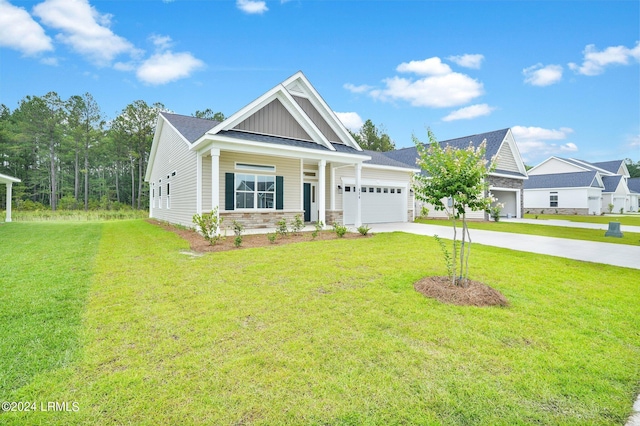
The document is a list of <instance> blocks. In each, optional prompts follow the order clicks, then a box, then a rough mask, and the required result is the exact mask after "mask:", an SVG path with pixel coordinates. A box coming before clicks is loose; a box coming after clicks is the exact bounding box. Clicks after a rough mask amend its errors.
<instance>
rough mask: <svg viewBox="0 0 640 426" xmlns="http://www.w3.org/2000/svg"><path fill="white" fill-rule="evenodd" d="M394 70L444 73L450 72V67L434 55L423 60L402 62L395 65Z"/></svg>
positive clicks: (425, 73)
mask: <svg viewBox="0 0 640 426" xmlns="http://www.w3.org/2000/svg"><path fill="white" fill-rule="evenodd" d="M396 71H398V72H412V73H415V74H419V75H445V74H449V73H450V72H451V68H450V67H449V65H447V64H443V63H442V61H441V60H440V58H438V57H437V56H435V57H433V58H428V59H425V60H423V61H411V62H403V63H401V64H400V65H398V66H397V67H396Z"/></svg>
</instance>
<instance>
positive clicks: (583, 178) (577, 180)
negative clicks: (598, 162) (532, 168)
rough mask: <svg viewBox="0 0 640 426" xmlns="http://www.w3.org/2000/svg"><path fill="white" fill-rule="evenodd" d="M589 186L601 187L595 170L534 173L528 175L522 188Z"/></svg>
mask: <svg viewBox="0 0 640 426" xmlns="http://www.w3.org/2000/svg"><path fill="white" fill-rule="evenodd" d="M589 186H593V187H596V188H598V187H599V188H601V187H602V186H600V184H599V182H598V172H597V171H595V170H588V171H585V172H573V173H555V174H548V175H534V176H529V180H526V181H525V182H524V189H551V188H585V187H589Z"/></svg>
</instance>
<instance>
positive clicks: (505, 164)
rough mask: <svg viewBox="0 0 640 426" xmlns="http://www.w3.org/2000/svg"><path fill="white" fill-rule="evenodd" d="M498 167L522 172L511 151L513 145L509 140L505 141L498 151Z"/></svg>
mask: <svg viewBox="0 0 640 426" xmlns="http://www.w3.org/2000/svg"><path fill="white" fill-rule="evenodd" d="M496 168H497V169H500V170H506V171H509V172H516V173H520V170H518V164H517V163H516V160H515V157H514V156H513V152H512V151H511V146H510V145H509V144H508V143H507V142H503V143H502V147H500V151H498V159H497V162H496Z"/></svg>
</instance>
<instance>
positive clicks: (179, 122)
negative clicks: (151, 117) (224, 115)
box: [160, 112, 220, 144]
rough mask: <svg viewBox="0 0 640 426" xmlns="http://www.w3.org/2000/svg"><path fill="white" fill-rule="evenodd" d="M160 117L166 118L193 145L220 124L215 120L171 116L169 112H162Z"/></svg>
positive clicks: (178, 115) (177, 115)
mask: <svg viewBox="0 0 640 426" xmlns="http://www.w3.org/2000/svg"><path fill="white" fill-rule="evenodd" d="M160 115H162V116H163V117H164V118H166V119H167V121H168V122H169V124H171V125H172V126H173V127H174V128H175V129H176V130H177V131H178V133H180V134H181V135H182V137H184V138H185V139H186V140H187V142H189V143H191V144H192V143H194V142H195V141H197V140H198V139H199V138H200V137H202V135H204V134H205V133H207V132H208V131H209V130H211V129H213V128H214V127H215V126H217V125H218V124H220V122H219V121H215V120H207V119H204V118H197V117H190V116H187V115H180V114H171V113H168V112H161V113H160Z"/></svg>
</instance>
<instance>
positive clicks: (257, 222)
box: [220, 210, 304, 229]
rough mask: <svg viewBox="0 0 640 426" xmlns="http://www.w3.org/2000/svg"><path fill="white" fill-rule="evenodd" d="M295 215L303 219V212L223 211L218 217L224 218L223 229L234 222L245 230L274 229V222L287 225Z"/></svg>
mask: <svg viewBox="0 0 640 426" xmlns="http://www.w3.org/2000/svg"><path fill="white" fill-rule="evenodd" d="M296 215H301V216H303V217H304V211H303V210H270V211H266V212H234V211H225V212H222V213H220V216H221V217H223V218H224V222H223V223H222V227H223V228H228V227H230V226H232V225H231V223H232V222H233V221H234V220H235V221H237V222H240V223H241V224H243V225H244V227H245V228H247V229H256V228H275V227H276V222H278V221H279V220H282V219H283V218H284V219H286V221H287V224H290V223H291V222H292V221H293V219H294V218H295V216H296Z"/></svg>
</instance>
